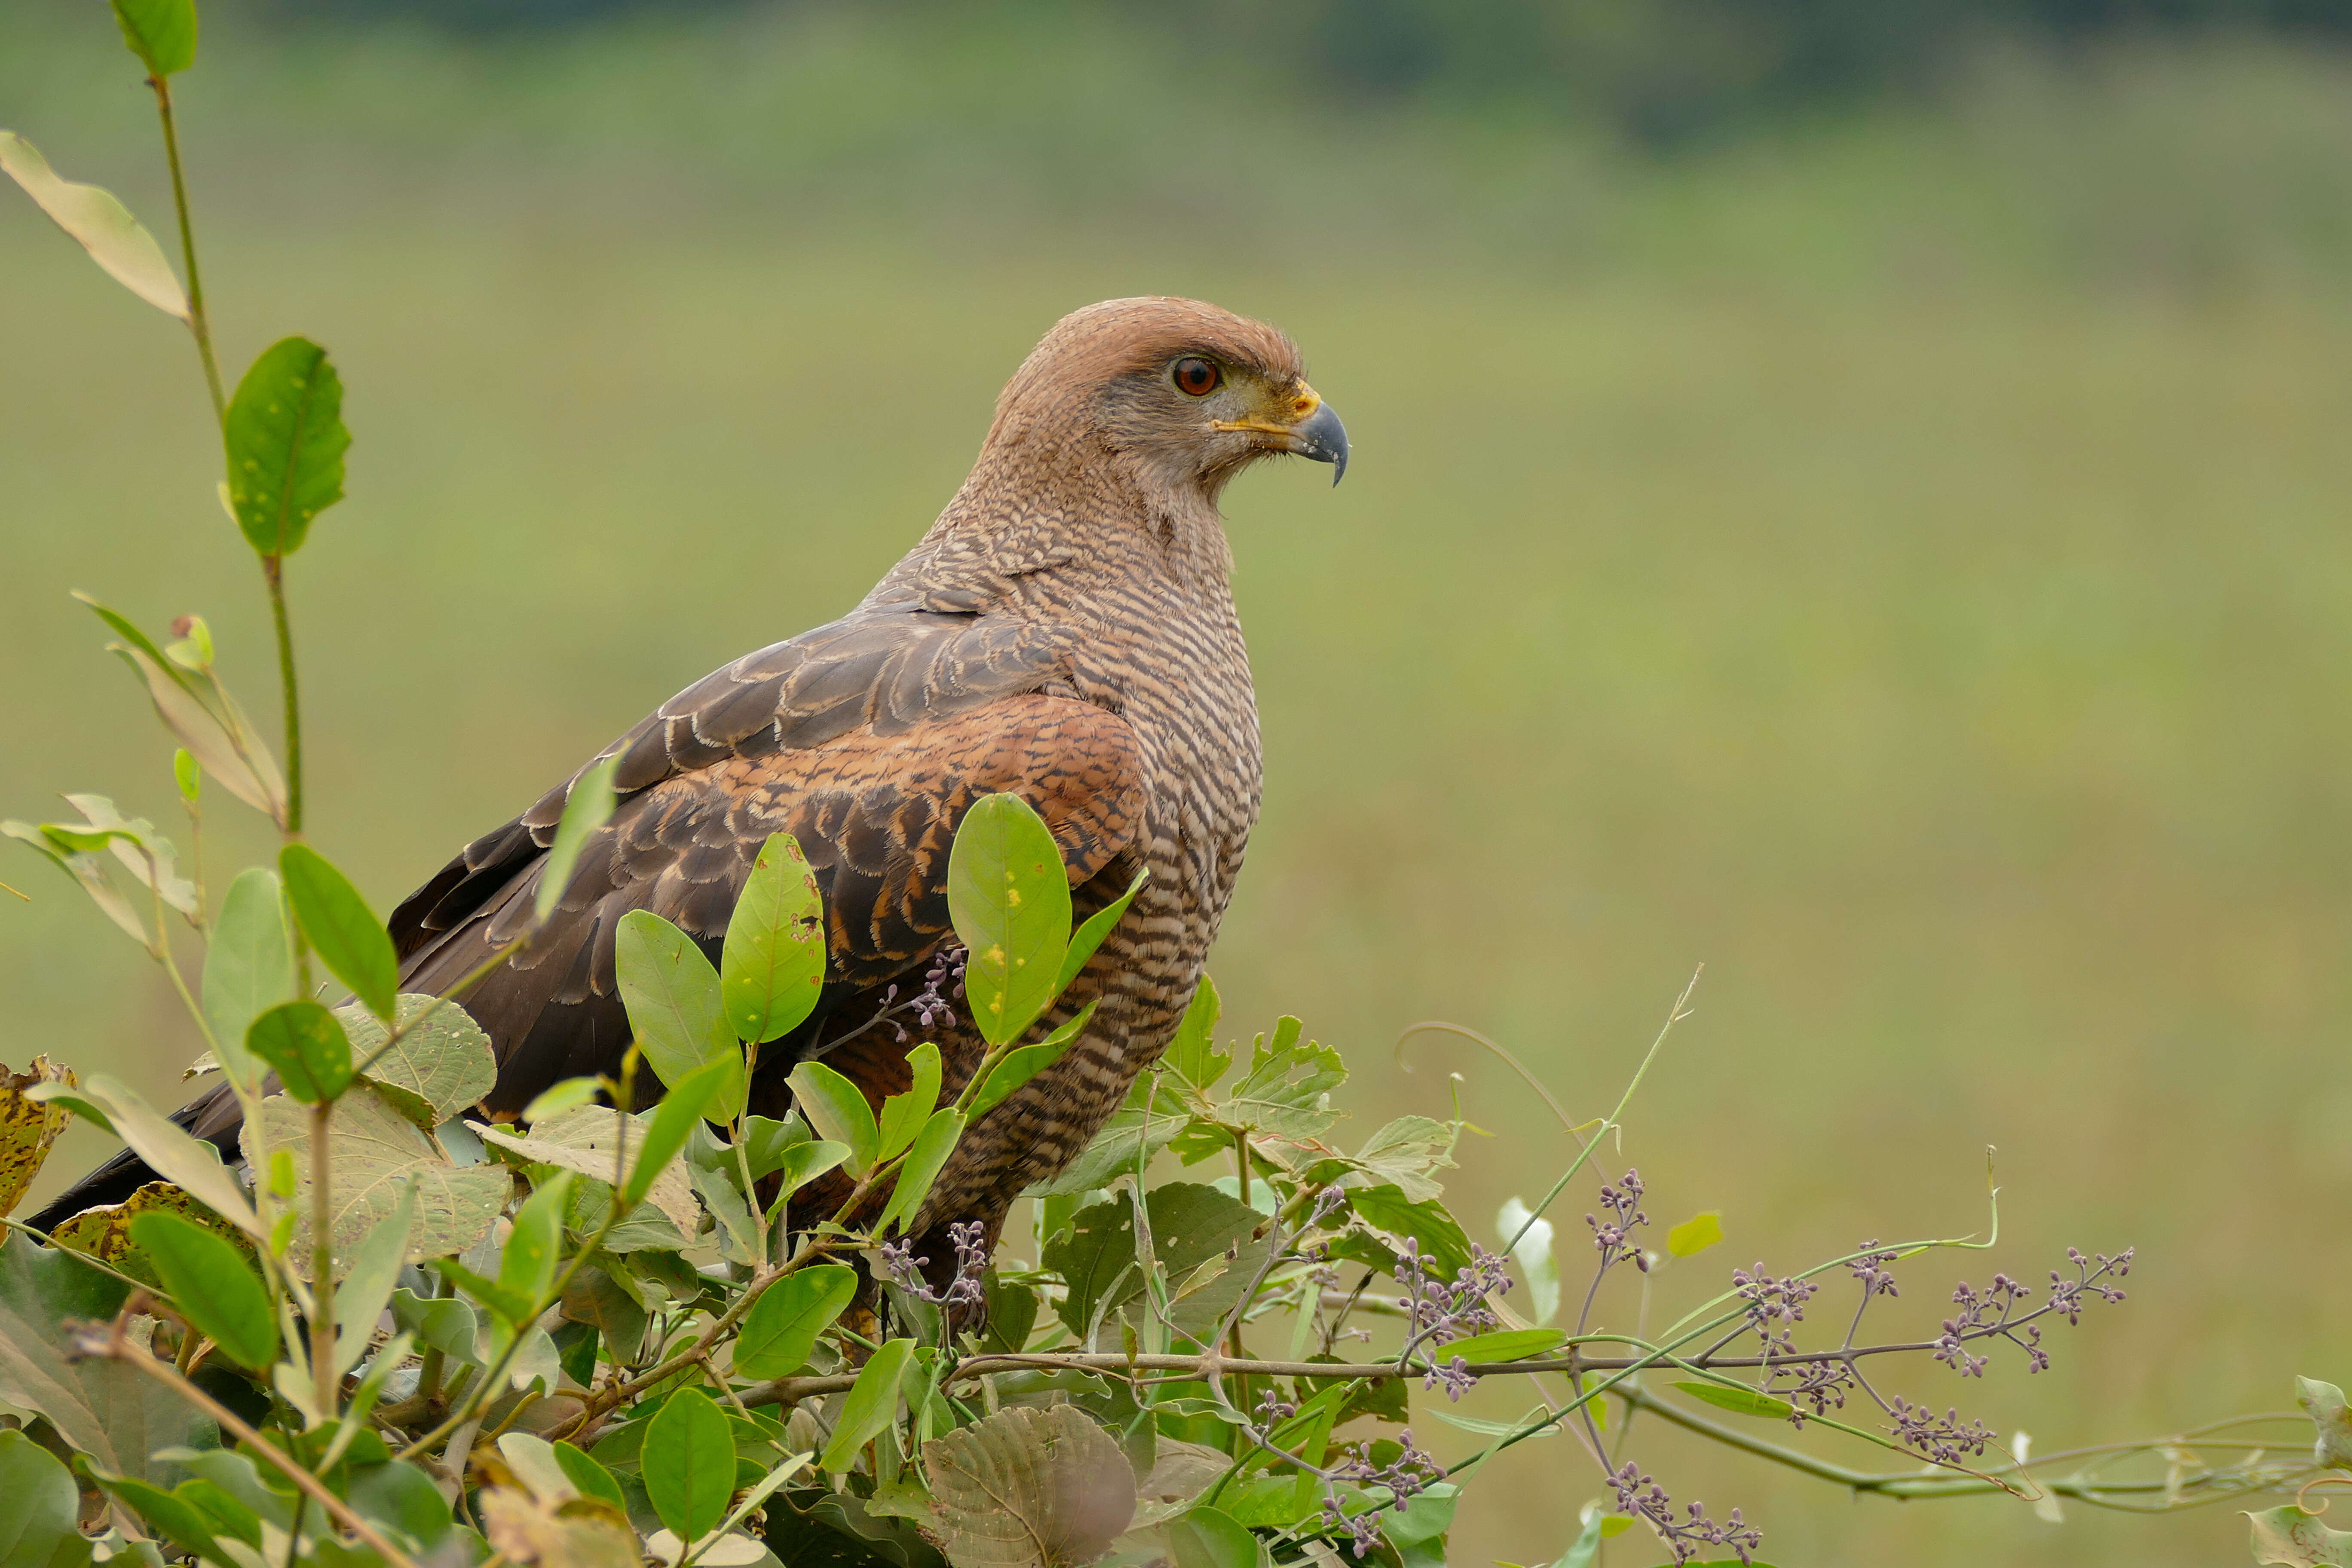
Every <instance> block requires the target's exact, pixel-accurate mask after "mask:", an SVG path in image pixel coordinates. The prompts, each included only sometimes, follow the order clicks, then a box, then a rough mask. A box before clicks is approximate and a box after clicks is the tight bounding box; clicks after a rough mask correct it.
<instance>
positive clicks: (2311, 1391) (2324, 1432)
mask: <svg viewBox="0 0 2352 1568" xmlns="http://www.w3.org/2000/svg"><path fill="white" fill-rule="evenodd" d="M2294 1402H2295V1403H2296V1404H2297V1405H2302V1406H2303V1412H2304V1414H2305V1415H2308V1416H2310V1417H2311V1424H2312V1426H2313V1427H2314V1428H2315V1430H2316V1431H2317V1433H2318V1438H2317V1441H2315V1443H2314V1444H2313V1445H2312V1450H2311V1462H2312V1463H2313V1464H2315V1465H2317V1466H2318V1467H2319V1468H2321V1469H2323V1470H2327V1469H2347V1468H2352V1412H2347V1410H2346V1409H2345V1406H2344V1391H2343V1390H2342V1389H2340V1388H2338V1387H2336V1385H2335V1384H2332V1383H2322V1382H2320V1381H2319V1380H2318V1379H2317V1378H2314V1377H2298V1378H2296V1379H2295V1380H2294Z"/></svg>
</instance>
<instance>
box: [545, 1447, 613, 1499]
mask: <svg viewBox="0 0 2352 1568" xmlns="http://www.w3.org/2000/svg"><path fill="white" fill-rule="evenodd" d="M553 1447H554V1449H555V1462H556V1465H557V1466H558V1467H559V1468H562V1471H563V1479H565V1480H567V1481H570V1482H571V1483H572V1488H573V1489H574V1490H576V1491H578V1492H579V1494H580V1495H581V1496H582V1497H593V1498H602V1499H604V1500H605V1501H606V1502H608V1503H611V1504H612V1505H613V1506H614V1508H617V1509H622V1510H626V1509H627V1508H628V1506H629V1502H628V1499H627V1498H626V1497H625V1496H624V1495H623V1493H622V1491H621V1483H620V1482H618V1481H616V1480H614V1479H613V1472H612V1471H610V1470H608V1469H606V1468H604V1466H602V1465H600V1464H598V1463H597V1462H596V1461H595V1460H594V1459H593V1458H590V1457H589V1456H588V1454H587V1453H586V1452H584V1451H583V1450H582V1449H580V1448H576V1447H572V1445H571V1444H569V1443H557V1444H554V1445H553Z"/></svg>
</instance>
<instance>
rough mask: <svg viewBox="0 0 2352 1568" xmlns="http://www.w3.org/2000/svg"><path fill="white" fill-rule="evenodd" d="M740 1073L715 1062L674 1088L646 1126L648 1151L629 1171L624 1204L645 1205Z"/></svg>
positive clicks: (663, 1099)
mask: <svg viewBox="0 0 2352 1568" xmlns="http://www.w3.org/2000/svg"><path fill="white" fill-rule="evenodd" d="M740 1071H741V1068H740V1066H737V1065H736V1064H732V1063H729V1062H713V1063H711V1064H710V1065H709V1067H707V1068H702V1069H700V1070H699V1071H697V1072H691V1073H688V1074H687V1076H686V1078H685V1079H683V1080H682V1081H680V1082H678V1083H677V1084H674V1085H672V1086H671V1088H670V1090H669V1092H668V1093H667V1094H666V1095H664V1096H663V1097H662V1102H661V1103H660V1104H659V1105H657V1106H656V1107H655V1108H654V1114H653V1120H652V1121H650V1122H648V1123H647V1124H646V1146H645V1152H643V1153H641V1154H639V1155H638V1156H637V1160H636V1163H635V1164H634V1165H632V1166H631V1167H630V1168H629V1181H628V1185H626V1186H625V1187H624V1188H622V1189H621V1196H622V1200H623V1201H624V1202H625V1203H629V1204H636V1203H638V1202H641V1201H642V1200H643V1199H644V1198H645V1195H646V1194H647V1193H649V1192H651V1191H652V1190H653V1185H654V1178H655V1177H656V1176H658V1175H660V1174H661V1173H663V1172H664V1171H665V1170H667V1168H668V1167H669V1163H670V1162H671V1161H672V1160H675V1159H677V1152H678V1151H679V1150H681V1149H683V1148H685V1147H686V1140H687V1137H688V1134H690V1133H691V1132H692V1131H694V1124H695V1123H696V1122H697V1121H700V1120H701V1119H702V1117H703V1114H704V1112H705V1111H707V1110H709V1107H710V1103H711V1101H712V1100H715V1099H717V1098H718V1096H719V1094H720V1093H721V1092H722V1091H723V1090H724V1089H726V1088H727V1087H728V1085H729V1084H730V1082H731V1081H732V1079H733V1076H734V1075H735V1074H738V1073H740Z"/></svg>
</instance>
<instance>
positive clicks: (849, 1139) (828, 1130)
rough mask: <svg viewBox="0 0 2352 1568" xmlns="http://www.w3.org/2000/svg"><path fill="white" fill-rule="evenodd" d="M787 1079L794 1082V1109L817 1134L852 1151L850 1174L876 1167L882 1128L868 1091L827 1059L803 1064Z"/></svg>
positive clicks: (859, 1174)
mask: <svg viewBox="0 0 2352 1568" xmlns="http://www.w3.org/2000/svg"><path fill="white" fill-rule="evenodd" d="M785 1081H786V1082H787V1083H789V1084H791V1085H792V1089H793V1108H794V1109H795V1110H798V1111H799V1112H800V1113H801V1115H802V1116H803V1117H805V1118H806V1119H807V1120H808V1124H809V1125H810V1126H811V1127H814V1128H815V1129H816V1131H817V1135H818V1136H819V1137H821V1138H824V1139H828V1140H830V1141H831V1142H835V1143H839V1144H843V1145H845V1147H846V1148H847V1149H848V1150H849V1173H850V1174H852V1175H854V1176H862V1175H864V1174H865V1173H866V1172H868V1171H870V1170H872V1169H873V1168H874V1163H875V1158H876V1151H877V1149H878V1148H879V1147H880V1145H881V1129H880V1128H879V1127H878V1126H877V1124H876V1123H875V1121H874V1108H873V1106H871V1105H869V1104H868V1103H866V1091H865V1090H864V1089H859V1088H858V1087H857V1086H856V1084H854V1083H852V1082H850V1081H849V1080H848V1079H845V1078H844V1077H842V1076H841V1075H840V1074H839V1073H837V1072H835V1071H834V1070H833V1069H832V1068H829V1067H827V1066H825V1065H824V1063H823V1062H803V1063H801V1064H800V1065H799V1066H798V1067H795V1068H793V1071H792V1076H791V1077H790V1078H789V1079H785Z"/></svg>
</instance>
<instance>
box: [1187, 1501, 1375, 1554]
mask: <svg viewBox="0 0 2352 1568" xmlns="http://www.w3.org/2000/svg"><path fill="white" fill-rule="evenodd" d="M1167 1533H1168V1544H1169V1546H1170V1547H1171V1548H1172V1549H1173V1550H1174V1552H1175V1553H1176V1568H1257V1537H1256V1536H1255V1535H1254V1534H1252V1533H1251V1532H1250V1531H1249V1529H1248V1528H1247V1527H1246V1526H1244V1525H1243V1524H1241V1523H1240V1522H1239V1521H1236V1520H1235V1519H1234V1517H1233V1515H1231V1514H1229V1513H1220V1512H1219V1511H1218V1510H1215V1509H1213V1508H1191V1509H1187V1510H1184V1512H1183V1513H1182V1514H1181V1515H1180V1516H1179V1517H1177V1518H1175V1519H1171V1520H1170V1521H1168V1525H1167ZM1342 1561H1345V1559H1342Z"/></svg>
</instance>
